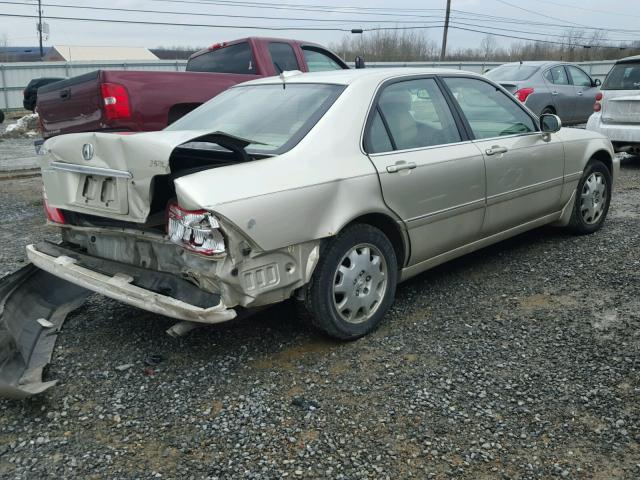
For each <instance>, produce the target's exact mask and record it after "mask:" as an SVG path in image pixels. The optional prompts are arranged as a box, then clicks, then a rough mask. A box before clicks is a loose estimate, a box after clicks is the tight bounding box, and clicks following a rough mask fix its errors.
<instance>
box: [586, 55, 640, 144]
mask: <svg viewBox="0 0 640 480" xmlns="http://www.w3.org/2000/svg"><path fill="white" fill-rule="evenodd" d="M593 110H594V113H593V114H592V115H591V116H590V117H589V121H588V122H587V130H593V131H596V132H600V133H602V134H603V135H606V136H607V137H609V140H611V143H613V146H614V148H615V150H616V152H628V153H632V154H635V155H638V154H640V55H637V56H635V57H627V58H623V59H621V60H618V61H617V62H616V64H615V65H614V66H613V68H612V69H611V71H610V72H609V74H608V75H607V78H606V79H605V80H604V83H603V84H602V87H601V90H600V92H599V93H598V94H597V95H596V103H595V104H594V106H593Z"/></svg>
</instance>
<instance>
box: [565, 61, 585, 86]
mask: <svg viewBox="0 0 640 480" xmlns="http://www.w3.org/2000/svg"><path fill="white" fill-rule="evenodd" d="M567 68H569V73H570V74H571V81H572V83H573V84H574V85H577V86H578V87H590V86H591V77H589V75H587V74H586V73H584V72H583V71H582V70H580V69H579V68H577V67H573V66H571V65H569V67H567Z"/></svg>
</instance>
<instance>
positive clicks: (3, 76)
mask: <svg viewBox="0 0 640 480" xmlns="http://www.w3.org/2000/svg"><path fill="white" fill-rule="evenodd" d="M614 63H615V61H614V60H611V61H607V60H605V61H597V62H582V63H578V65H580V66H582V67H583V68H584V69H585V70H586V71H587V72H588V73H589V74H590V75H591V76H592V77H593V78H599V79H600V80H604V77H605V76H606V75H607V73H608V72H609V70H610V69H611V67H612V66H613V64H614ZM186 64H187V61H186V60H150V61H127V62H17V63H0V110H5V111H6V110H20V109H22V90H24V87H26V86H27V84H28V83H29V81H31V79H33V78H39V77H75V76H77V75H82V74H83V73H89V72H92V71H94V70H98V69H103V70H149V71H182V70H184V68H185V66H186ZM498 65H502V62H368V63H367V68H381V67H424V68H451V69H454V70H468V71H471V72H476V73H483V72H485V71H486V70H488V69H490V68H495V67H497V66H498Z"/></svg>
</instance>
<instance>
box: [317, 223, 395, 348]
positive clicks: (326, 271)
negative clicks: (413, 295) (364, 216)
mask: <svg viewBox="0 0 640 480" xmlns="http://www.w3.org/2000/svg"><path fill="white" fill-rule="evenodd" d="M397 281H398V263H397V260H396V255H395V251H394V249H393V245H392V244H391V242H390V241H389V239H388V238H387V237H386V236H385V234H384V233H382V231H380V230H379V229H377V228H375V227H373V226H371V225H365V224H355V225H352V226H349V227H347V228H346V229H345V230H343V231H342V232H340V233H339V234H338V235H337V236H336V237H334V238H332V239H331V240H329V242H328V244H327V245H326V246H325V248H323V250H322V253H321V255H320V260H319V262H318V265H317V266H316V269H315V272H314V274H313V277H312V279H311V282H310V283H309V285H308V287H307V294H306V299H305V309H306V310H307V311H308V312H309V314H310V321H311V323H312V324H313V325H314V326H315V327H316V328H318V329H320V330H322V331H324V332H325V333H327V334H329V335H330V336H332V337H335V338H338V339H341V340H354V339H356V338H359V337H362V336H363V335H366V334H367V333H370V332H372V331H373V330H375V329H376V327H377V326H378V325H379V324H380V321H381V320H382V318H383V317H384V315H385V314H386V313H387V311H388V310H389V307H391V304H392V303H393V299H394V296H395V291H396V284H397Z"/></svg>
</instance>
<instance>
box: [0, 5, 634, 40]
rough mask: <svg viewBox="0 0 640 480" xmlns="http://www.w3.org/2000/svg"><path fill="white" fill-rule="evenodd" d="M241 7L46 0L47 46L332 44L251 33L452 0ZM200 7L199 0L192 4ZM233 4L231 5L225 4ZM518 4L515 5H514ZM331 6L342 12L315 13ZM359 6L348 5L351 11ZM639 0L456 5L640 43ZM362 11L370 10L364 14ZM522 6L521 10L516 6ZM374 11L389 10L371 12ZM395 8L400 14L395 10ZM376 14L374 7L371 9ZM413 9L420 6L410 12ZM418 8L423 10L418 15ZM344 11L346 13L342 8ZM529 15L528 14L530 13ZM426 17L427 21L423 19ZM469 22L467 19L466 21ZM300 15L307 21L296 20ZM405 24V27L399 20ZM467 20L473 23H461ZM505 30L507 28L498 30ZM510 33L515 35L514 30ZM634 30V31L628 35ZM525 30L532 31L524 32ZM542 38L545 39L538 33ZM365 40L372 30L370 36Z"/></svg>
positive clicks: (16, 31) (539, 29) (485, 22)
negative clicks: (274, 40)
mask: <svg viewBox="0 0 640 480" xmlns="http://www.w3.org/2000/svg"><path fill="white" fill-rule="evenodd" d="M11 1H14V2H20V3H29V4H30V5H10V4H3V3H1V2H0V14H2V13H4V14H21V15H35V14H37V7H36V5H37V2H36V1H34V0H11ZM207 1H210V3H209V4H208V3H207ZM234 1H235V3H236V6H232V5H229V4H228V3H229V2H228V1H225V0H187V1H186V2H185V1H184V0H181V1H180V0H178V1H176V0H111V1H109V2H105V1H100V0H86V1H81V0H42V2H43V5H44V6H43V11H44V17H45V21H46V22H47V23H48V24H49V26H50V37H49V39H48V40H47V41H46V42H45V45H53V44H63V45H131V46H145V47H157V46H160V45H162V46H173V45H179V46H190V47H196V46H205V45H209V44H211V43H215V42H219V41H224V40H232V39H235V38H240V37H245V36H250V35H258V36H278V37H290V38H297V39H301V40H309V41H316V42H320V43H324V44H329V43H331V42H334V41H338V40H340V39H341V38H342V37H343V36H344V35H345V33H344V32H339V31H295V30H291V31H275V32H274V31H266V30H257V29H252V28H246V27H247V26H279V27H281V26H307V27H309V26H311V27H322V28H346V29H351V28H365V29H366V28H371V27H374V26H375V25H380V24H375V23H371V21H374V20H375V21H382V20H384V21H387V22H389V23H387V26H393V25H397V26H409V25H420V23H400V22H425V23H422V25H428V24H429V22H441V21H442V20H441V19H442V16H443V15H444V13H443V10H433V11H430V10H428V9H444V7H445V5H446V0H395V1H393V2H389V1H388V0H345V1H343V2H341V1H338V0H298V1H296V0H274V1H273V2H269V1H267V0H244V1H247V2H251V3H263V4H267V5H268V4H272V6H273V5H277V6H279V7H280V8H278V9H273V8H272V9H265V8H255V7H250V6H237V3H238V2H239V1H241V0H234ZM190 2H193V3H190ZM225 3H226V5H225ZM54 4H65V5H77V6H86V7H91V6H96V7H104V8H123V9H141V10H162V11H173V12H181V13H197V14H207V15H214V14H215V15H217V14H221V15H250V16H255V17H259V18H255V19H242V18H224V17H215V16H202V15H175V14H161V13H134V12H123V11H120V12H110V11H101V10H95V9H71V8H62V7H54V6H52V5H54ZM508 4H511V5H513V6H510V5H508ZM286 5H297V6H299V8H307V10H299V9H298V10H297V11H295V10H290V9H287V8H286ZM318 6H324V8H325V9H334V10H335V11H309V10H313V9H315V8H317V7H318ZM345 6H348V7H353V8H348V7H345ZM638 6H640V0H608V1H607V2H602V1H601V0H544V1H543V0H452V8H453V9H454V10H458V11H465V12H473V13H475V14H484V15H495V16H500V17H509V18H511V19H517V20H521V21H526V22H528V24H513V23H505V22H504V21H501V20H489V19H487V18H481V17H480V16H474V15H469V14H466V15H465V14H461V13H456V12H454V14H453V15H454V16H453V19H454V21H455V20H457V21H458V22H459V23H458V26H461V27H464V28H472V29H476V30H485V31H493V32H495V33H503V34H505V35H514V36H523V37H531V38H544V37H541V36H540V35H539V34H540V33H544V34H546V35H548V36H549V37H548V38H552V39H555V38H556V36H557V34H558V33H559V32H561V31H562V30H563V29H564V27H562V26H555V27H552V26H549V25H535V24H534V23H535V22H537V23H546V24H556V25H563V24H564V25H570V24H572V25H576V28H579V25H584V26H590V27H599V28H606V29H618V30H620V31H609V32H608V34H607V37H608V38H609V39H610V40H620V39H629V40H634V39H635V40H640V34H639V33H638V32H640V27H638V21H639V19H640V9H639V8H638ZM358 7H362V8H363V9H361V10H358ZM517 7H520V8H517ZM372 8H381V9H384V10H380V11H378V13H384V15H372V14H371V13H373V10H371V9H372ZM392 8H393V9H394V10H392ZM365 9H369V10H365ZM411 9H414V10H413V11H411ZM415 9H422V10H421V11H416V10H415ZM339 10H341V11H339ZM525 10H529V11H525ZM416 15H419V16H420V18H418V17H416ZM47 16H61V17H84V18H104V19H120V20H140V21H147V22H169V23H199V24H214V25H238V26H240V27H242V28H233V29H232V28H220V27H194V26H188V27H186V26H160V25H134V24H108V23H96V22H79V21H70V20H54V19H48V18H47ZM265 16H271V17H287V18H289V20H267V19H264V18H263V17H265ZM463 17H464V18H463ZM292 18H298V19H302V20H293V19H292ZM394 22H398V23H394ZM462 23H466V24H467V25H462ZM498 28H501V29H504V30H500V31H499V30H497V29H498ZM509 30H511V31H509ZM624 30H627V31H624ZM424 31H425V32H426V34H427V35H428V36H429V37H430V38H432V39H433V40H435V41H437V42H438V44H439V43H440V40H441V37H442V28H440V27H434V28H432V29H429V30H424ZM525 32H526V33H525ZM3 34H6V36H7V39H8V43H9V45H12V46H31V45H37V34H36V20H35V19H32V18H12V17H2V16H0V41H1V40H2V37H3ZM536 34H538V35H536ZM365 35H366V33H365ZM484 36H485V34H483V33H473V32H468V31H462V30H456V29H452V30H451V31H450V34H449V45H451V46H452V47H454V48H455V47H473V46H477V45H478V43H479V42H480V41H481V40H482V38H483V37H484ZM495 39H496V41H497V43H498V44H499V45H508V44H510V43H511V42H514V41H515V40H513V39H509V38H501V37H495Z"/></svg>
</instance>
